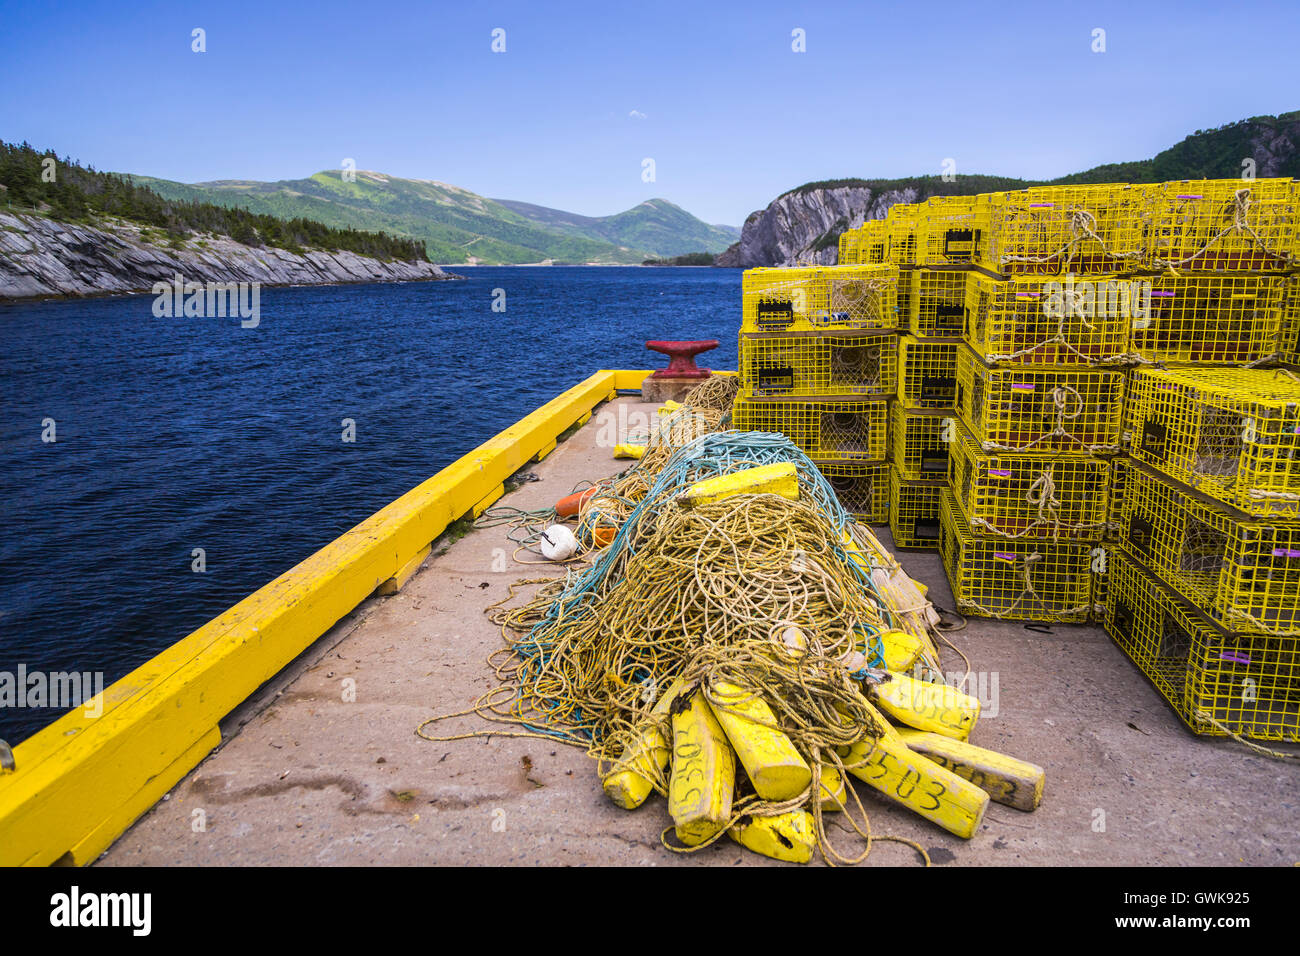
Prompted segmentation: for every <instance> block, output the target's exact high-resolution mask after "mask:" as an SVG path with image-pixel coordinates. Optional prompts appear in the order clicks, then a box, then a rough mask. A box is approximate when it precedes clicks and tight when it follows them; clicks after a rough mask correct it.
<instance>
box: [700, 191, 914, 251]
mask: <svg viewBox="0 0 1300 956" xmlns="http://www.w3.org/2000/svg"><path fill="white" fill-rule="evenodd" d="M917 196H918V191H917V190H916V189H915V188H910V187H909V188H905V189H890V190H881V191H876V190H873V189H870V188H868V187H866V186H830V187H812V188H805V189H796V190H793V191H792V192H788V193H786V194H785V195H783V196H779V197H777V198H776V199H775V200H773V201H772V203H771V204H770V205H769V206H768V207H767V208H766V209H761V210H759V211H758V212H755V213H751V214H750V216H749V218H748V219H746V220H745V225H744V226H743V227H742V228H741V231H740V241H739V242H737V243H736V244H735V245H733V246H732V247H731V248H729V249H728V250H727V251H726V252H724V253H722V254H721V255H719V256H718V257H717V259H716V260H715V261H714V264H715V265H719V266H733V267H740V268H744V269H750V268H753V267H755V266H793V265H797V264H800V263H808V264H813V265H834V264H835V262H836V260H837V259H838V257H839V236H840V233H842V232H843V231H844V230H846V229H853V228H855V227H857V226H860V225H862V223H863V221H864V220H867V219H883V218H884V217H885V214H886V213H887V212H888V211H889V207H890V206H892V205H893V204H894V203H897V202H916V200H917Z"/></svg>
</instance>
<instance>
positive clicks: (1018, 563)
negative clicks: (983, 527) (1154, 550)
mask: <svg viewBox="0 0 1300 956" xmlns="http://www.w3.org/2000/svg"><path fill="white" fill-rule="evenodd" d="M939 528H940V532H939V552H940V554H941V555H942V557H943V566H944V570H945V571H946V572H947V575H948V581H949V584H950V585H951V586H952V593H953V598H954V600H955V601H956V602H957V610H959V611H960V612H961V613H962V614H967V615H974V616H977V617H996V618H1006V619H1010V620H1017V621H1058V622H1062V623H1079V622H1082V621H1086V620H1087V619H1088V617H1089V615H1090V614H1091V613H1092V609H1093V605H1092V576H1093V571H1092V568H1093V563H1094V561H1099V562H1102V564H1103V566H1104V561H1105V559H1106V554H1105V549H1104V548H1103V547H1102V546H1100V545H1090V544H1083V543H1079V542H1074V541H1052V540H1050V539H1048V540H1044V539H1026V538H1012V539H1008V538H1002V537H989V536H985V535H976V534H974V533H972V531H971V527H970V519H969V518H968V517H966V516H965V515H964V514H962V512H961V506H960V505H959V504H958V503H957V501H956V499H955V498H954V497H953V495H952V493H951V492H948V491H944V492H942V493H941V496H940V501H939ZM1094 552H1096V553H1094Z"/></svg>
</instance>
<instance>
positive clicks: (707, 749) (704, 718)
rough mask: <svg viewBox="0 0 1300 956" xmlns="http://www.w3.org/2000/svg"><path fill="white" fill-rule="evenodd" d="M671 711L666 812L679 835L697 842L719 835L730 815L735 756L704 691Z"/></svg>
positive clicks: (687, 697)
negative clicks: (671, 732)
mask: <svg viewBox="0 0 1300 956" xmlns="http://www.w3.org/2000/svg"><path fill="white" fill-rule="evenodd" d="M669 710H670V712H671V714H672V728H673V747H672V760H673V769H672V776H671V777H669V780H668V812H669V813H670V814H671V815H672V818H673V824H674V825H675V826H676V828H677V839H678V840H680V841H681V842H682V843H684V844H686V845H687V846H695V845H697V844H700V843H704V842H705V841H707V840H708V839H710V838H711V837H713V836H716V835H717V834H718V832H719V831H721V830H722V828H723V827H725V826H726V825H727V823H728V821H729V820H730V818H731V795H732V790H733V788H734V787H735V783H736V758H735V755H734V754H733V753H732V752H731V744H729V743H727V735H726V734H725V733H723V731H722V727H720V726H719V725H718V722H717V720H716V719H715V718H714V716H713V711H712V710H710V709H709V705H708V702H707V701H706V700H705V699H704V694H703V693H702V692H700V691H699V690H696V691H694V692H693V693H691V694H688V695H687V694H683V695H679V696H678V698H677V700H676V701H674V702H673V704H672V706H671V707H670V708H669Z"/></svg>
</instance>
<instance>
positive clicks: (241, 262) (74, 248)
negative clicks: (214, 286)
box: [0, 213, 455, 299]
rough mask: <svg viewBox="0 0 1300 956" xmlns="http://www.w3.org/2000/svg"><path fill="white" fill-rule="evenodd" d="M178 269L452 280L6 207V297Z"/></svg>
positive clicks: (103, 287)
mask: <svg viewBox="0 0 1300 956" xmlns="http://www.w3.org/2000/svg"><path fill="white" fill-rule="evenodd" d="M177 275H180V276H182V277H183V278H184V279H185V280H186V281H193V282H257V283H261V284H262V285H268V286H270V285H327V284H331V283H340V282H409V281H414V280H427V279H451V278H455V276H452V275H449V274H447V273H445V272H443V271H442V270H441V269H439V268H438V267H437V266H435V265H433V264H432V263H430V262H399V261H392V262H382V261H380V260H378V259H370V258H367V257H365V256H359V255H356V254H355V253H352V252H324V251H321V250H310V251H306V252H302V253H293V252H289V251H288V250H286V249H276V248H272V247H270V246H267V247H255V246H246V245H243V244H242V243H238V242H235V241H234V240H233V239H229V238H227V237H225V236H199V237H191V238H189V239H186V240H184V241H182V242H181V244H180V246H179V248H172V247H171V246H170V245H166V246H163V245H158V244H156V243H153V242H150V241H148V240H147V239H146V238H145V237H144V236H143V235H142V234H141V230H140V228H139V227H138V226H136V225H135V224H133V223H126V222H121V221H112V222H106V223H102V224H101V225H100V226H99V227H90V226H82V225H72V224H69V223H61V222H55V221H53V220H51V219H45V218H42V217H40V216H28V215H20V214H16V213H14V214H11V213H0V299H14V298H26V297H31V296H53V295H101V294H104V293H124V292H148V291H150V289H151V288H152V286H153V284H154V283H155V282H163V281H171V280H173V279H174V278H175V277H176V276H177Z"/></svg>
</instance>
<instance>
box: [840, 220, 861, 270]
mask: <svg viewBox="0 0 1300 956" xmlns="http://www.w3.org/2000/svg"><path fill="white" fill-rule="evenodd" d="M863 238H864V237H863V235H862V230H861V229H845V230H844V231H843V232H842V233H840V250H839V258H838V259H837V260H836V263H837V264H838V265H842V266H852V265H858V264H859V263H861V262H862V240H863Z"/></svg>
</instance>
